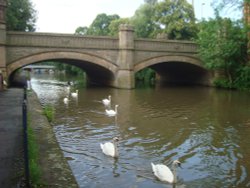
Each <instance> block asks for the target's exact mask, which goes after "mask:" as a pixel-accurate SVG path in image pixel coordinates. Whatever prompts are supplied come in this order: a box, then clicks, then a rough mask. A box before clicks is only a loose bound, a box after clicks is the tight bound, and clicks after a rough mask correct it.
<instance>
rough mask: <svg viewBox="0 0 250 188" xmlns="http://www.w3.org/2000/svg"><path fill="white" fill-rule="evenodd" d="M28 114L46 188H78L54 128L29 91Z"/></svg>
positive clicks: (34, 96) (34, 95)
mask: <svg viewBox="0 0 250 188" xmlns="http://www.w3.org/2000/svg"><path fill="white" fill-rule="evenodd" d="M27 98H28V114H29V117H30V125H31V128H32V129H33V133H34V136H35V140H36V142H37V145H38V147H39V148H38V156H39V159H38V161H39V166H40V168H41V174H42V176H41V180H40V181H41V182H42V184H43V186H45V187H53V188H54V187H65V188H68V187H70V188H74V187H78V185H77V182H76V180H75V178H74V176H73V174H72V171H71V169H70V167H69V164H68V162H67V161H66V159H65V158H64V156H63V153H62V151H61V149H60V146H59V145H58V143H57V140H56V138H55V135H54V132H53V127H52V126H51V125H50V123H49V122H48V120H47V118H46V117H45V116H44V115H43V109H42V107H41V105H40V102H39V100H38V98H37V95H36V93H35V92H33V91H29V92H28V94H27Z"/></svg>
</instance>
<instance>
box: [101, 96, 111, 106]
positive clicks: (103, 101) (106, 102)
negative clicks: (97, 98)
mask: <svg viewBox="0 0 250 188" xmlns="http://www.w3.org/2000/svg"><path fill="white" fill-rule="evenodd" d="M102 103H103V104H104V105H105V106H108V107H110V104H111V95H109V96H108V99H102Z"/></svg>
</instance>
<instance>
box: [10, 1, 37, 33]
mask: <svg viewBox="0 0 250 188" xmlns="http://www.w3.org/2000/svg"><path fill="white" fill-rule="evenodd" d="M35 22H36V11H35V10H34V9H33V5H32V3H31V1H30V0H7V9H6V28H7V30H13V31H35Z"/></svg>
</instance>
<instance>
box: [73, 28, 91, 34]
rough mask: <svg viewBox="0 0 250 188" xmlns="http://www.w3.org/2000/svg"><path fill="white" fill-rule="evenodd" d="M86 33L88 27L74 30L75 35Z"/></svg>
mask: <svg viewBox="0 0 250 188" xmlns="http://www.w3.org/2000/svg"><path fill="white" fill-rule="evenodd" d="M87 32H88V27H78V28H76V30H75V34H77V35H86V34H87Z"/></svg>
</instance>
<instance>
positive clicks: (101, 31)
mask: <svg viewBox="0 0 250 188" xmlns="http://www.w3.org/2000/svg"><path fill="white" fill-rule="evenodd" d="M116 19H120V17H119V16H118V15H117V14H114V15H107V14H105V13H103V14H98V15H97V17H96V18H95V20H94V21H93V22H92V24H91V25H90V27H89V28H88V31H87V34H88V35H99V36H107V35H109V34H110V30H109V25H110V23H111V22H112V21H113V20H116Z"/></svg>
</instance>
